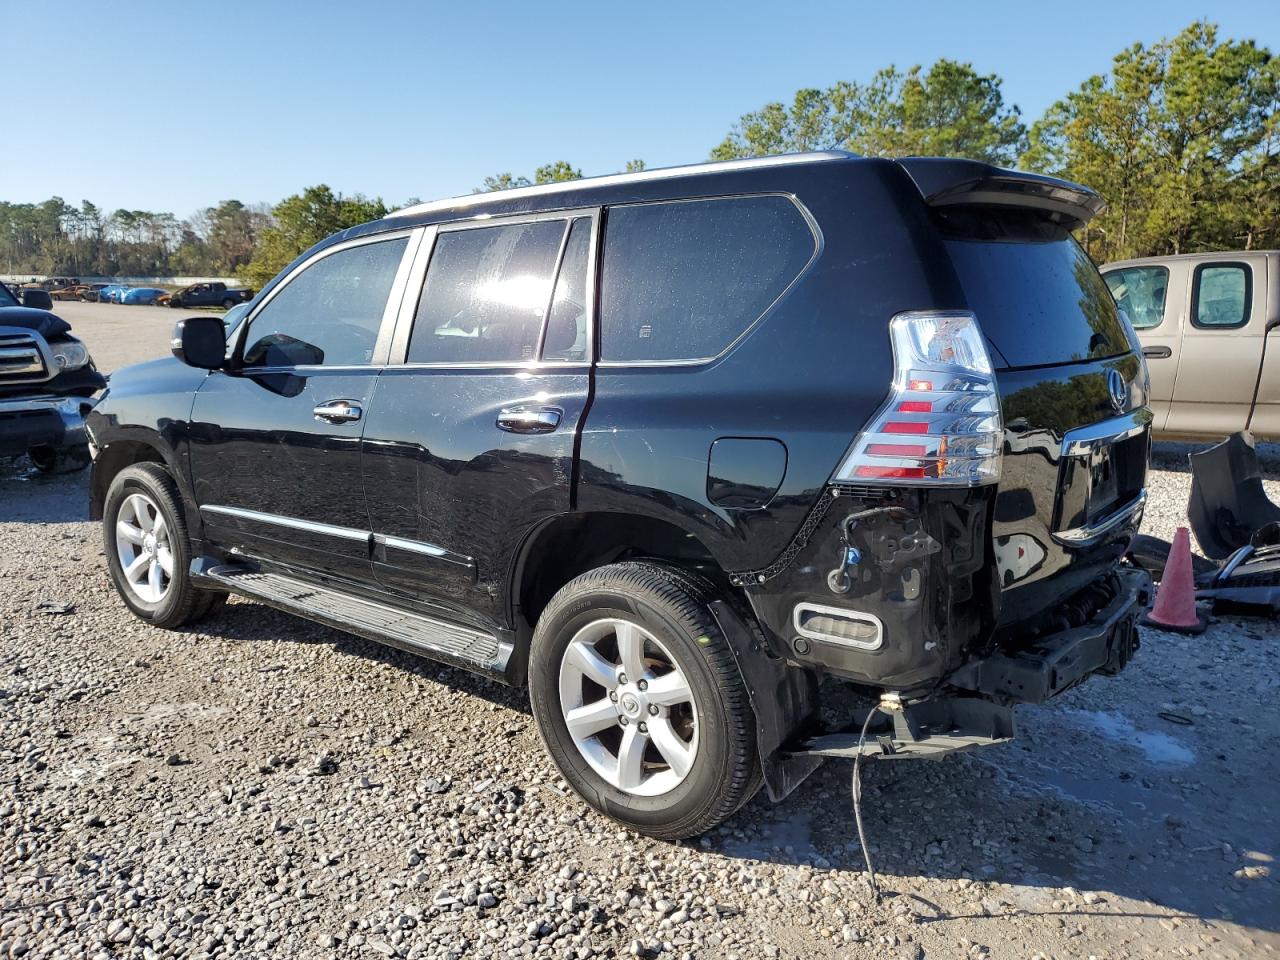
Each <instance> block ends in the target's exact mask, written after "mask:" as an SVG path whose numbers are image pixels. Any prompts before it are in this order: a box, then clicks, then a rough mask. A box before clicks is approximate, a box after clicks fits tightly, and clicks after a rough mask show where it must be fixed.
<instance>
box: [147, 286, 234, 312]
mask: <svg viewBox="0 0 1280 960" xmlns="http://www.w3.org/2000/svg"><path fill="white" fill-rule="evenodd" d="M252 299H253V291H252V290H248V289H244V288H238V287H228V286H227V285H226V284H225V283H193V284H191V285H190V286H186V287H183V288H182V289H181V290H175V291H174V292H173V293H172V294H171V295H170V296H169V301H168V302H169V306H171V307H173V308H174V309H177V308H179V307H222V309H224V310H230V309H231V308H232V307H234V306H235V305H236V304H237V303H246V302H247V301H249V300H252Z"/></svg>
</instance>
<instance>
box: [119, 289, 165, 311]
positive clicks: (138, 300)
mask: <svg viewBox="0 0 1280 960" xmlns="http://www.w3.org/2000/svg"><path fill="white" fill-rule="evenodd" d="M168 292H169V291H168V290H163V289H161V288H160V287H132V288H130V289H129V290H126V291H125V292H124V293H123V294H122V295H121V297H120V302H121V303H132V304H141V305H143V306H148V307H154V306H155V305H156V304H157V303H158V302H159V300H160V298H161V297H163V296H165V295H167V294H168Z"/></svg>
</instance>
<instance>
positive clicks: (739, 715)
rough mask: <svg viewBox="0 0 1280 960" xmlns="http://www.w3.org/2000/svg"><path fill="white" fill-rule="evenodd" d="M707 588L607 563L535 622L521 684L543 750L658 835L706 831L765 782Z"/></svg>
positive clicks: (676, 574) (636, 566) (579, 787)
mask: <svg viewBox="0 0 1280 960" xmlns="http://www.w3.org/2000/svg"><path fill="white" fill-rule="evenodd" d="M713 597H714V592H713V590H712V588H710V587H709V586H707V585H705V584H703V583H702V582H701V581H700V580H697V579H695V578H694V577H692V576H690V575H688V574H685V573H683V572H682V571H678V570H672V569H669V568H667V567H664V566H661V565H659V564H656V563H646V562H636V563H620V564H614V565H612V566H608V567H602V568H600V569H598V570H592V571H590V572H589V573H585V574H583V575H582V576H580V577H578V578H577V579H575V580H573V581H571V582H570V583H568V584H567V585H566V586H565V587H563V588H562V589H561V590H560V592H559V593H557V594H556V595H555V597H553V598H552V600H551V602H550V604H548V605H547V608H546V609H545V610H544V611H543V613H542V616H541V617H540V618H539V620H538V626H537V629H536V631H535V632H534V637H533V645H532V649H531V651H530V663H529V694H530V699H531V701H532V704H533V715H534V719H535V720H536V721H537V724H538V732H539V733H540V734H541V736H542V740H543V743H544V744H545V745H546V748H547V752H548V753H549V754H550V755H551V759H552V760H553V761H554V762H555V764H556V766H557V767H558V768H559V769H560V772H561V773H562V774H563V775H564V777H565V779H566V780H568V781H569V784H570V785H571V786H572V787H573V788H574V790H576V791H577V792H578V794H579V795H581V796H582V797H583V799H585V800H586V801H587V802H588V803H589V804H591V806H593V807H594V808H595V809H596V810H598V811H600V812H601V813H603V814H605V815H606V816H608V817H611V818H613V819H614V820H617V821H619V822H620V823H623V824H625V825H627V826H628V827H631V828H632V829H634V830H636V831H638V832H640V833H644V834H647V835H649V836H652V837H657V838H659V839H664V840H679V839H684V838H686V837H692V836H696V835H698V834H701V833H704V832H706V831H707V830H710V829H711V828H712V827H714V826H716V825H717V824H719V823H721V822H722V821H723V820H725V819H726V818H727V817H729V816H731V815H732V814H733V813H734V812H735V811H736V810H737V809H738V808H739V807H741V806H742V805H743V804H744V803H746V801H747V800H749V799H750V798H751V796H752V794H754V793H755V791H756V789H757V788H758V786H759V776H758V772H759V761H758V758H757V753H756V737H755V729H756V728H755V717H754V714H753V713H752V710H751V705H750V701H749V698H748V696H747V691H746V688H745V685H744V684H743V682H742V677H741V674H740V673H739V671H738V666H737V663H736V662H735V660H734V656H733V653H732V651H731V650H730V649H729V644H728V641H727V640H726V639H725V637H724V635H723V633H721V631H720V627H719V625H718V624H717V623H716V620H715V617H713V616H712V614H711V610H710V608H709V606H708V603H709V602H710V600H711V599H713Z"/></svg>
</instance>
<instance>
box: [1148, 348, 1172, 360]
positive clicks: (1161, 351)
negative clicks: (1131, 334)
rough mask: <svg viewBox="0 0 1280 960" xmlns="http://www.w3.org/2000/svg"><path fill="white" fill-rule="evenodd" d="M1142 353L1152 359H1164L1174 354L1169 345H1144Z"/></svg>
mask: <svg viewBox="0 0 1280 960" xmlns="http://www.w3.org/2000/svg"><path fill="white" fill-rule="evenodd" d="M1142 355H1143V356H1144V357H1148V358H1150V359H1152V360H1163V359H1165V358H1166V357H1172V356H1173V350H1171V349H1170V348H1169V347H1143V348H1142Z"/></svg>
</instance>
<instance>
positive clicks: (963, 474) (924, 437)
mask: <svg viewBox="0 0 1280 960" xmlns="http://www.w3.org/2000/svg"><path fill="white" fill-rule="evenodd" d="M889 336H890V340H891V342H892V344H893V357H894V364H895V368H896V369H895V374H894V378H893V387H892V390H891V392H890V394H889V398H888V399H887V400H886V401H885V404H884V406H883V407H881V409H880V412H879V413H878V414H876V416H875V417H874V418H873V419H872V420H871V422H870V423H869V424H868V425H867V426H866V428H865V429H864V430H863V432H862V433H861V434H860V435H859V437H858V439H857V440H856V441H855V443H854V445H853V449H852V450H851V451H850V453H849V455H848V456H847V457H846V458H845V461H844V463H842V464H841V465H840V468H839V470H837V471H836V479H854V478H856V479H860V480H879V481H883V482H888V483H895V482H913V483H924V484H937V485H942V486H974V485H977V484H983V483H994V482H995V481H996V480H998V479H999V477H1000V456H1001V446H1002V441H1003V432H1004V428H1003V424H1002V421H1001V416H1000V401H999V396H998V394H997V391H996V383H995V377H994V376H993V374H992V369H991V358H990V357H989V356H988V354H987V348H986V343H985V342H984V341H983V338H982V331H981V330H980V329H979V328H978V323H977V320H976V319H975V318H974V316H973V314H971V313H959V312H951V311H922V312H913V313H903V314H899V315H898V316H896V317H894V318H893V319H892V320H891V321H890V323H889ZM904 415H905V416H904ZM898 437H912V438H919V442H913V443H901V442H896V438H898Z"/></svg>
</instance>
